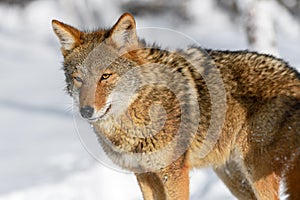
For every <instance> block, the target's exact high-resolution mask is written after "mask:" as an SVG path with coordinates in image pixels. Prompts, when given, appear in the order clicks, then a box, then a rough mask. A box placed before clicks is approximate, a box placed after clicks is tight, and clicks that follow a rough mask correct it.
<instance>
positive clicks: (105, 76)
mask: <svg viewBox="0 0 300 200" xmlns="http://www.w3.org/2000/svg"><path fill="white" fill-rule="evenodd" d="M110 75H111V74H103V75H102V76H101V79H100V81H102V80H105V79H108V78H109V77H110Z"/></svg>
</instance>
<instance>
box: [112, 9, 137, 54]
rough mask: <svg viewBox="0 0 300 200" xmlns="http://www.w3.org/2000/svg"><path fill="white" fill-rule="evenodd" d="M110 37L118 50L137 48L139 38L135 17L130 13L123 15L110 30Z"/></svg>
mask: <svg viewBox="0 0 300 200" xmlns="http://www.w3.org/2000/svg"><path fill="white" fill-rule="evenodd" d="M110 36H111V38H112V41H113V42H114V44H115V45H116V47H117V48H118V49H124V48H125V50H130V49H134V48H137V46H138V38H137V34H136V25H135V20H134V18H133V16H132V15H131V14H129V13H125V14H123V15H122V16H121V17H120V18H119V20H118V21H117V23H116V24H115V25H114V26H113V27H112V29H111V30H110Z"/></svg>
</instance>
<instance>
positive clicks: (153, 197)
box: [136, 156, 189, 200]
mask: <svg viewBox="0 0 300 200" xmlns="http://www.w3.org/2000/svg"><path fill="white" fill-rule="evenodd" d="M136 177H137V180H138V182H139V185H140V187H141V190H142V192H143V197H144V200H188V199H189V166H188V163H187V161H186V160H185V156H182V157H180V158H179V159H178V160H177V161H175V162H173V163H172V164H170V165H169V166H168V167H166V168H164V169H162V170H160V171H157V172H147V173H140V174H136Z"/></svg>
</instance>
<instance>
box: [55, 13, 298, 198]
mask: <svg viewBox="0 0 300 200" xmlns="http://www.w3.org/2000/svg"><path fill="white" fill-rule="evenodd" d="M52 26H53V30H54V32H55V33H56V35H57V36H58V38H59V41H60V43H61V52H62V54H63V57H64V64H63V65H64V72H65V76H66V83H67V91H68V93H69V94H70V95H71V96H72V97H73V99H74V101H75V103H76V104H77V105H78V108H79V111H80V114H81V116H82V117H83V118H85V119H86V120H87V121H88V122H89V123H91V124H92V125H93V127H94V130H95V133H96V134H97V136H98V138H99V143H100V144H101V146H102V148H103V150H104V151H105V152H106V154H107V155H108V156H109V157H110V158H111V160H112V161H113V162H114V163H116V164H117V165H119V166H120V167H122V168H124V169H127V170H130V171H132V172H134V173H135V175H136V177H137V180H138V183H139V186H140V188H141V190H142V193H143V198H144V199H145V200H154V199H155V200H164V199H167V200H187V199H189V170H191V169H192V168H201V167H206V166H211V167H213V169H214V171H215V172H216V174H217V175H218V176H219V177H220V179H222V180H223V182H224V183H225V184H226V186H227V187H228V188H229V190H230V191H231V192H232V194H233V195H235V196H236V197H237V198H238V199H246V200H249V199H264V200H269V199H279V195H280V194H279V193H280V192H279V186H280V185H284V192H285V194H286V195H287V198H288V199H295V200H296V199H298V200H299V199H300V75H299V73H298V72H297V71H296V70H294V69H293V68H291V67H290V66H289V65H288V64H287V63H286V62H284V61H283V60H281V59H277V58H274V57H272V56H270V55H265V54H258V53H256V52H249V51H219V50H210V49H201V48H200V47H195V46H194V47H190V48H188V49H186V50H174V51H168V50H162V49H160V48H159V47H158V46H155V45H152V46H151V45H150V46H149V45H148V44H147V43H146V42H145V41H144V40H141V39H139V38H138V37H137V32H136V23H135V20H134V18H133V16H132V15H130V14H128V13H125V14H123V15H122V16H121V17H120V18H119V20H118V21H117V22H116V23H115V24H114V25H113V27H112V28H110V29H98V30H96V31H93V32H88V31H80V30H78V29H76V28H74V27H72V26H69V25H67V24H64V23H62V22H59V21H57V20H53V21H52Z"/></svg>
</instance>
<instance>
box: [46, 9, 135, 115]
mask: <svg viewBox="0 0 300 200" xmlns="http://www.w3.org/2000/svg"><path fill="white" fill-rule="evenodd" d="M52 26H53V30H54V32H55V33H56V35H57V36H58V38H59V40H60V43H61V52H62V54H63V56H64V71H65V75H66V82H67V90H68V92H69V94H70V95H71V96H72V97H73V98H74V100H75V102H76V103H78V105H79V109H80V113H81V115H82V117H84V118H87V119H89V120H97V119H100V118H102V117H104V116H105V115H107V114H108V113H110V112H112V110H113V109H112V107H114V106H113V104H114V102H115V101H116V99H114V100H113V99H112V97H111V95H112V91H113V89H115V86H116V84H117V82H118V81H119V79H120V77H121V76H122V75H124V74H125V73H126V72H127V71H128V70H129V69H130V68H132V66H134V65H135V62H134V61H133V60H134V59H128V57H130V56H131V53H130V52H131V51H132V50H135V49H137V48H138V47H139V45H141V43H139V42H138V38H137V35H136V25H135V20H134V18H133V17H132V15H130V14H127V13H126V14H123V15H122V16H121V17H120V19H119V20H118V21H117V22H116V24H115V25H114V26H113V27H112V28H111V29H99V30H97V31H93V32H87V31H84V32H83V31H80V30H78V29H76V28H74V27H72V26H69V25H66V24H64V23H62V22H59V21H57V20H53V21H52ZM118 95H120V94H118ZM119 103H120V102H119ZM120 105H121V104H119V108H120ZM114 109H116V107H114Z"/></svg>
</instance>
